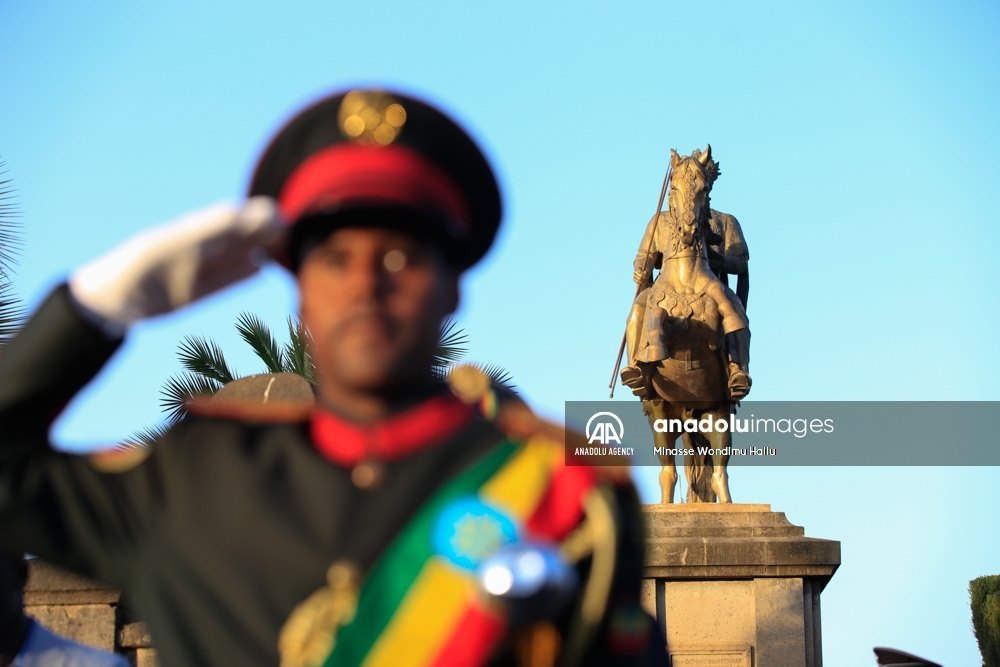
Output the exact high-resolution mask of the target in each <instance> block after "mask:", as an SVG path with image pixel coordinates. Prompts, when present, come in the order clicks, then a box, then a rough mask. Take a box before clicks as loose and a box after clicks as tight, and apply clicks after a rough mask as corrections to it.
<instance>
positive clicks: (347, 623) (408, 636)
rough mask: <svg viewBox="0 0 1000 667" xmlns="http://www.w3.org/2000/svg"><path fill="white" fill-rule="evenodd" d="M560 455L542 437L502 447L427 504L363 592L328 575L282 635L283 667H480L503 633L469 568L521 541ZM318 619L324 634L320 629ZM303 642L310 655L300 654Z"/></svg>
mask: <svg viewBox="0 0 1000 667" xmlns="http://www.w3.org/2000/svg"><path fill="white" fill-rule="evenodd" d="M562 454H563V452H562V447H561V446H560V445H559V444H558V443H556V442H554V441H553V440H552V439H550V438H548V437H545V436H542V435H538V436H535V437H532V438H530V439H529V440H528V441H527V442H525V443H523V444H522V443H514V442H510V441H508V442H505V443H503V444H501V445H500V446H498V447H497V448H496V449H495V450H493V451H492V452H491V453H489V454H488V455H487V456H486V457H484V458H483V459H481V460H480V461H479V462H478V463H476V464H474V465H473V466H472V467H470V468H469V469H467V470H465V471H464V472H462V473H460V474H459V475H458V476H457V477H455V478H452V479H451V480H449V481H448V482H447V483H446V484H445V485H444V486H442V487H441V488H440V489H439V490H438V491H437V492H436V493H435V494H434V495H433V496H432V497H431V498H430V499H429V500H427V502H426V503H424V505H423V506H422V507H421V508H420V509H419V510H418V511H417V513H416V515H415V516H414V517H413V518H412V519H411V520H410V522H409V523H408V524H407V525H406V526H405V527H404V528H403V530H402V531H401V532H400V534H399V535H398V536H397V537H396V539H395V540H394V541H393V542H392V543H391V544H390V546H389V547H388V549H387V550H386V552H385V553H384V554H383V555H382V556H381V558H380V559H379V560H378V561H377V562H376V564H375V565H374V567H373V568H372V570H371V572H370V573H369V575H368V577H367V579H366V581H365V582H364V584H363V586H361V587H360V591H358V589H357V587H356V586H355V587H353V588H352V586H351V584H350V583H349V582H348V579H349V578H345V577H343V576H340V575H336V574H333V573H334V571H335V568H331V574H330V575H328V579H330V587H331V588H327V589H323V590H322V591H320V592H318V593H317V594H315V595H314V596H313V598H310V599H309V600H307V601H306V602H304V603H303V604H302V605H299V607H298V608H296V610H295V612H293V614H292V616H291V617H290V618H289V621H288V623H286V625H285V628H284V629H283V630H282V636H281V639H280V644H281V649H282V667H286V665H287V666H293V665H303V666H308V667H314V666H315V667H318V666H320V665H322V666H323V667H389V666H391V667H437V666H443V665H449V666H452V667H464V666H468V667H472V666H474V665H480V664H483V663H484V662H485V661H486V660H487V659H488V658H489V656H490V654H491V653H492V651H493V649H494V648H495V646H496V644H497V642H498V641H499V640H500V639H501V638H502V636H503V634H504V630H505V628H506V624H505V620H504V618H503V616H502V615H501V614H499V613H498V611H497V610H495V609H490V608H489V607H488V606H487V605H485V604H483V600H482V596H480V595H478V590H479V589H478V585H477V583H476V580H475V568H476V566H477V565H478V564H479V563H480V562H481V561H482V560H483V559H484V558H486V557H488V556H490V555H491V554H493V553H494V552H495V551H496V550H497V549H498V548H500V547H501V546H503V545H505V544H508V543H511V542H514V541H516V540H518V539H519V538H520V537H521V536H522V535H523V533H524V530H525V525H526V523H527V522H528V521H529V519H531V518H532V516H533V514H535V512H536V510H537V509H538V508H539V505H540V504H542V502H543V499H544V498H545V496H546V492H547V491H548V489H549V487H550V484H551V482H552V479H553V475H554V473H555V471H556V470H557V468H561V467H562ZM338 587H339V589H338ZM317 596H318V597H317ZM314 598H315V599H314ZM297 615H299V617H300V618H299V619H298V620H297ZM303 616H305V618H302V617H303ZM320 618H323V619H325V620H323V621H320V623H321V624H325V625H326V626H327V627H325V628H317V627H316V625H317V619H320ZM296 624H298V625H296ZM306 625H308V626H311V627H310V629H309V630H308V632H306V633H303V632H302V627H303V626H306ZM317 630H321V631H320V632H319V635H318V636H319V637H320V641H318V642H317V641H315V638H316V637H317V634H316V631H317ZM308 633H312V635H311V638H310V639H311V640H312V645H311V647H309V648H308V650H303V648H302V644H303V641H305V642H306V643H308V641H309V640H303V639H302V638H303V637H304V636H305V635H306V634H308ZM288 644H291V647H290V649H289V647H288V646H286V645H288ZM286 649H289V650H286ZM293 654H294V655H295V657H294V658H292V655H293ZM290 658H291V659H290Z"/></svg>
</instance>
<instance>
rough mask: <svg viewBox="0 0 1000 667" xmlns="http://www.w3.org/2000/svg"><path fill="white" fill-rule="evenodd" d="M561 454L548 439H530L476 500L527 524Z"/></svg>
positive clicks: (486, 485)
mask: <svg viewBox="0 0 1000 667" xmlns="http://www.w3.org/2000/svg"><path fill="white" fill-rule="evenodd" d="M561 454H562V447H561V446H559V445H558V443H556V442H555V441H554V440H552V439H551V438H547V437H545V436H539V435H536V436H534V437H532V438H531V439H530V440H528V442H527V443H525V445H524V449H522V450H521V451H520V452H519V453H518V454H516V455H515V456H514V458H513V459H512V460H511V461H510V462H508V463H507V465H505V466H504V467H503V468H502V469H501V470H499V471H497V473H496V474H495V475H494V476H493V477H491V478H490V480H489V481H488V482H486V483H485V484H484V485H483V486H482V487H480V489H479V497H480V498H481V499H482V500H483V502H485V503H487V504H490V505H494V506H495V507H496V508H497V509H498V510H500V511H501V512H504V513H506V514H508V515H509V516H510V518H512V519H514V521H516V522H518V523H521V522H523V521H527V520H528V519H529V518H530V517H531V514H532V513H533V512H534V511H535V508H536V507H537V506H538V503H539V502H541V500H542V496H543V495H544V493H545V491H546V490H547V489H548V488H549V482H550V481H551V479H552V470H553V468H555V466H556V465H558V463H559V456H560V455H561Z"/></svg>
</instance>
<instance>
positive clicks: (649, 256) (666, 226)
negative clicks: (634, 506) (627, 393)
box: [621, 146, 750, 400]
mask: <svg viewBox="0 0 1000 667" xmlns="http://www.w3.org/2000/svg"><path fill="white" fill-rule="evenodd" d="M705 153H706V154H707V156H706V155H703V154H702V152H701V151H700V150H698V149H695V150H694V151H693V152H692V154H691V157H692V158H701V159H704V160H705V162H704V164H705V167H706V172H707V174H708V178H709V182H708V192H710V190H711V186H712V184H713V183H714V182H715V179H716V178H718V175H719V173H720V172H719V164H718V163H717V162H715V161H714V160H712V158H711V146H708V147H707V148H706V150H705ZM699 161H701V160H699ZM708 192H706V195H705V203H704V206H705V207H708V206H709V199H708ZM675 197H676V191H675V190H674V188H671V191H670V194H669V196H668V200H667V201H668V210H667V211H661V212H660V213H658V214H657V215H654V216H653V217H652V218H651V219H650V221H649V223H647V225H646V230H645V232H644V233H643V236H642V240H641V241H640V243H639V250H638V252H637V254H636V258H635V261H634V262H633V267H634V270H635V271H634V273H633V280H635V282H636V283H637V284H639V285H643V289H642V290H641V291H640V292H639V294H638V295H637V296H636V298H635V300H634V301H633V303H632V310H631V312H630V313H629V318H628V324H627V327H626V340H627V351H628V366H627V367H626V368H624V369H623V370H622V373H621V377H622V383H623V384H625V385H626V386H628V387H630V388H631V389H632V392H633V394H635V395H636V396H638V397H639V398H643V399H644V398H646V393H647V389H646V385H647V381H648V378H647V377H646V376H645V374H644V372H643V369H642V368H640V366H639V364H640V363H643V362H646V363H649V362H654V361H659V360H661V359H663V358H665V357H666V350H665V348H664V346H663V344H662V326H660V325H661V319H662V315H663V313H662V312H659V311H661V309H659V308H655V307H654V308H650V304H649V289H650V287H652V285H653V283H654V281H653V277H652V276H653V269H657V270H661V273H662V268H663V258H664V257H665V256H669V253H670V248H671V245H672V243H671V238H670V237H671V224H670V221H669V211H670V210H678V208H679V202H677V201H676V200H675ZM709 211H710V217H709V220H708V227H709V228H708V229H705V230H703V231H704V233H705V238H706V241H707V245H708V248H707V254H708V262H709V267H710V268H711V269H712V271H713V272H714V273H715V274H716V275H717V276H718V277H719V280H720V282H721V283H722V285H723V289H724V292H725V296H726V299H727V300H728V301H729V304H731V305H732V306H733V308H734V310H735V311H736V312H735V313H733V314H732V315H730V316H729V317H723V323H722V324H723V329H724V332H725V334H726V336H725V338H726V347H727V352H728V357H729V359H728V361H729V363H728V369H727V371H728V375H729V386H730V394H731V398H733V399H734V400H739V399H740V398H742V396H743V395H745V394H746V393H747V391H749V388H750V376H749V372H748V365H749V343H750V340H749V329H747V328H746V311H745V307H746V301H747V296H748V293H749V270H748V266H747V265H748V263H749V259H750V254H749V251H748V249H747V245H746V239H745V238H744V237H743V230H742V229H741V228H740V224H739V222H738V221H737V220H736V218H735V217H733V216H732V215H729V214H728V213H722V212H720V211H715V210H712V209H711V208H709ZM730 274H733V275H736V276H738V282H737V292H736V293H733V291H732V290H730V289H729V286H728V276H729V275H730ZM729 304H727V305H729ZM723 309H724V310H727V311H728V310H730V309H729V308H726V307H725V305H724V306H723ZM657 315H660V316H661V317H657ZM738 320H742V324H741V323H740V322H739V321H738ZM644 329H645V331H643V330H644ZM643 333H645V334H646V335H645V336H643ZM642 343H645V345H642V347H643V349H642V350H640V349H639V348H640V345H641V344H642Z"/></svg>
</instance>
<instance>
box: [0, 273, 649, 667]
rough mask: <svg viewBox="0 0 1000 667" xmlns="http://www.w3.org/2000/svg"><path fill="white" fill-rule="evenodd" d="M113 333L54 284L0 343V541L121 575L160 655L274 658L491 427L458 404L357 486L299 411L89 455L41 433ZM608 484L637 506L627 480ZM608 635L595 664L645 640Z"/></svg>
mask: <svg viewBox="0 0 1000 667" xmlns="http://www.w3.org/2000/svg"><path fill="white" fill-rule="evenodd" d="M120 342H121V341H113V340H108V338H107V337H106V336H105V335H104V334H103V333H102V332H101V331H100V330H99V329H97V328H96V327H95V326H93V325H92V324H91V323H89V322H88V321H87V320H85V319H84V318H82V317H81V316H80V315H79V314H78V312H77V310H76V308H75V306H74V304H73V303H72V302H71V298H70V296H69V295H68V292H67V290H66V288H65V287H63V288H59V289H57V290H56V291H55V292H54V293H53V294H52V295H51V296H50V297H49V298H48V299H47V301H45V303H44V304H43V305H42V306H41V308H40V309H39V310H38V312H37V313H36V314H35V315H34V316H33V318H32V319H31V320H30V322H29V323H28V324H27V325H26V327H25V328H24V330H23V331H22V332H21V333H20V334H19V335H18V337H17V338H16V339H15V340H14V341H12V342H11V343H10V345H8V346H7V348H6V349H5V350H3V352H2V353H0V547H2V548H4V549H5V550H9V551H12V552H15V551H23V552H28V553H32V554H35V555H37V556H39V557H42V558H44V559H46V560H49V561H51V562H53V563H56V564H59V565H62V566H64V567H67V568H69V569H71V570H74V571H76V572H79V573H81V574H84V575H87V576H91V577H94V578H96V579H99V580H101V581H104V582H107V583H110V584H114V585H117V586H120V587H121V588H122V589H124V591H125V593H126V596H127V599H128V600H129V601H130V604H131V605H132V606H133V607H134V608H135V609H136V610H137V612H138V613H139V615H140V616H141V618H142V619H143V620H145V621H146V622H147V623H148V625H149V628H150V631H151V633H152V635H153V639H154V643H155V644H156V646H157V648H158V650H159V654H160V660H161V663H162V664H163V665H164V666H165V667H182V666H184V667H201V666H203V665H206V666H207V665H213V666H217V667H240V666H243V665H247V666H251V665H254V666H256V665H261V666H263V665H269V666H273V665H277V664H278V661H279V656H278V648H277V638H278V633H279V631H280V629H281V627H282V625H283V624H284V623H285V621H286V619H287V618H288V617H289V614H290V613H291V612H292V610H293V609H294V608H295V606H296V605H297V604H298V603H300V602H302V601H303V600H304V599H306V598H307V597H308V596H309V595H310V594H312V593H313V592H314V591H316V590H317V589H319V588H320V587H322V586H323V585H324V583H325V574H326V572H327V569H328V568H329V566H330V564H331V563H333V562H334V561H337V560H341V559H349V560H351V561H353V562H354V563H356V564H357V565H358V566H359V567H360V569H361V571H362V573H364V572H365V571H366V570H367V569H368V568H369V567H370V566H371V565H372V564H373V562H374V561H375V560H376V558H378V556H379V555H380V554H381V553H382V552H383V550H384V549H385V548H386V547H387V545H388V544H389V543H390V541H391V540H392V538H393V536H394V535H396V534H397V532H399V531H400V529H401V528H402V527H403V526H404V525H405V524H406V523H407V521H408V519H409V518H410V517H411V516H412V515H413V513H414V512H415V511H416V510H417V509H418V508H419V507H420V506H421V504H422V503H423V502H424V501H425V500H426V499H427V498H428V497H429V496H430V495H431V494H432V493H433V492H434V490H435V489H437V488H438V487H439V486H440V485H441V484H442V483H444V482H445V481H446V480H448V479H449V478H450V477H452V476H454V475H455V474H457V473H458V472H460V471H462V470H463V469H464V468H466V467H468V466H469V465H471V464H472V463H474V462H475V461H476V460H477V459H479V458H481V457H482V456H483V455H485V454H486V453H488V452H489V451H490V450H491V449H492V448H494V447H496V446H498V445H499V443H501V442H502V441H504V440H505V438H506V436H505V435H504V434H503V433H501V432H500V431H499V430H498V429H497V428H496V427H495V426H494V425H493V424H492V423H490V422H488V421H486V420H484V419H482V418H479V417H472V418H469V419H468V420H466V421H464V422H463V423H462V424H461V425H460V427H458V428H457V429H452V432H451V433H450V434H448V435H447V436H446V437H443V438H441V439H440V441H439V442H433V443H431V445H430V446H425V447H422V448H420V449H418V450H416V451H414V452H412V453H409V454H408V455H406V456H404V457H401V458H397V459H395V460H389V461H387V462H386V463H385V467H384V477H383V479H382V481H381V483H380V484H379V485H378V486H377V487H375V488H374V489H369V490H367V491H365V490H361V489H359V488H357V487H356V486H355V485H354V484H353V483H352V482H351V477H350V474H351V471H350V470H349V469H348V468H346V467H342V466H340V465H337V464H335V463H334V462H332V461H331V460H330V459H329V458H327V457H324V456H323V454H321V453H320V452H319V451H318V449H317V447H316V446H314V444H313V442H312V438H311V437H310V426H309V422H308V421H302V422H294V423H277V424H274V423H271V424H260V423H257V424H253V423H247V422H245V421H237V420H233V419H222V418H216V417H194V418H190V419H188V420H186V421H185V422H183V423H182V424H180V425H179V426H177V427H175V428H174V429H173V430H172V431H171V432H170V433H169V434H168V435H167V436H166V437H165V438H164V439H163V440H162V441H161V442H160V443H159V444H158V445H157V446H156V447H155V448H154V449H153V451H152V452H151V454H150V455H149V456H148V458H146V459H145V460H143V461H142V462H141V463H139V464H137V465H135V466H134V467H132V468H131V469H128V470H125V471H122V472H116V473H109V472H102V471H100V470H99V469H98V468H96V467H95V466H94V465H93V464H92V463H91V462H90V461H89V460H88V458H87V457H82V456H74V455H69V454H65V453H60V452H56V451H53V450H52V448H51V447H50V444H49V440H48V431H49V427H50V425H51V423H52V421H53V420H54V419H55V418H56V416H57V415H58V414H59V412H60V410H61V409H62V408H63V406H65V404H66V403H67V402H68V401H69V400H70V399H71V398H72V397H73V395H74V394H75V393H76V392H77V391H79V390H80V389H81V388H82V387H83V386H84V385H85V384H86V383H87V382H89V381H90V380H91V378H93V377H94V375H95V374H96V373H97V372H98V371H99V370H100V369H101V367H102V366H103V365H104V363H105V362H106V361H107V360H108V359H109V358H110V357H111V356H112V354H113V353H114V352H115V349H116V348H117V347H118V345H119V344H120ZM616 493H617V495H618V496H620V497H622V499H623V503H624V504H625V505H628V506H629V507H632V508H634V507H635V501H634V492H633V491H632V489H631V488H630V487H627V486H626V487H620V488H618V490H617V491H616ZM635 514H637V513H636V512H632V511H626V512H623V515H627V516H624V518H623V521H624V522H625V524H629V525H628V526H626V529H625V530H623V531H621V542H622V544H621V548H620V552H621V556H620V558H619V562H618V568H617V570H618V574H617V575H616V576H617V579H616V586H615V593H614V595H615V596H616V597H615V599H616V600H617V599H622V600H626V601H627V602H628V603H629V604H633V602H637V600H638V589H639V580H640V577H641V554H642V543H641V530H640V529H639V525H638V524H637V523H636V519H635V518H634V515H635ZM653 634H654V635H655V634H656V633H655V631H654V632H653ZM651 639H653V638H652V637H651ZM612 643H613V642H612ZM651 645H658V646H659V654H657V655H660V654H662V652H663V651H662V643H661V642H659V641H656V640H655V639H653V641H652V642H651ZM613 652H614V649H613V648H611V646H610V643H609V642H608V641H607V640H606V638H603V636H602V637H599V638H598V640H597V644H596V645H595V647H594V650H593V651H592V652H591V659H592V661H593V664H649V653H646V655H645V657H643V656H640V655H632V656H626V655H623V656H615V655H612V653H613ZM654 653H655V651H654ZM510 654H511V651H503V650H502V651H501V655H498V656H497V660H496V661H497V662H498V663H503V662H507V661H509V660H510V659H511V658H510ZM664 660H665V659H664Z"/></svg>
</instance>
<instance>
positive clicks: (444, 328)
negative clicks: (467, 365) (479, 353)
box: [432, 317, 469, 370]
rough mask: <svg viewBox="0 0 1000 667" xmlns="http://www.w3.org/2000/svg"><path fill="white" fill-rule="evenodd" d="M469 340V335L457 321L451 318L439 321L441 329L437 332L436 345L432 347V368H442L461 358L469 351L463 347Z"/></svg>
mask: <svg viewBox="0 0 1000 667" xmlns="http://www.w3.org/2000/svg"><path fill="white" fill-rule="evenodd" d="M468 342H469V336H468V335H466V333H465V331H464V330H462V329H459V328H458V325H457V323H456V322H455V320H453V319H452V318H450V317H449V318H448V319H446V320H445V321H444V322H442V323H441V331H440V333H439V334H438V343H437V347H436V348H435V349H434V360H433V362H432V363H433V364H434V368H435V369H437V370H443V369H445V368H447V367H448V366H450V365H452V364H454V363H455V362H456V361H458V360H459V359H461V358H462V357H464V356H465V355H466V353H467V352H468V351H469V349H468V348H467V347H465V345H466V343H468Z"/></svg>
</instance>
